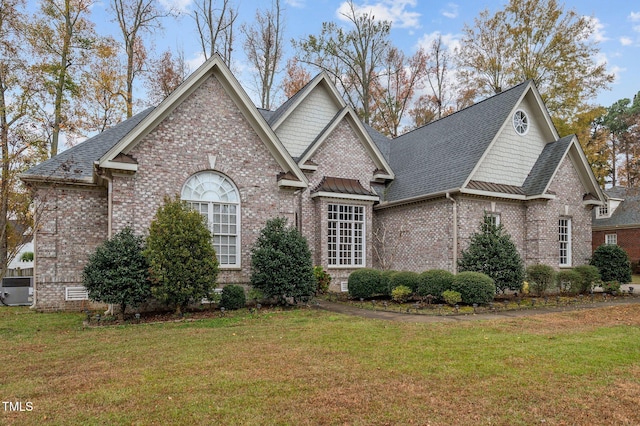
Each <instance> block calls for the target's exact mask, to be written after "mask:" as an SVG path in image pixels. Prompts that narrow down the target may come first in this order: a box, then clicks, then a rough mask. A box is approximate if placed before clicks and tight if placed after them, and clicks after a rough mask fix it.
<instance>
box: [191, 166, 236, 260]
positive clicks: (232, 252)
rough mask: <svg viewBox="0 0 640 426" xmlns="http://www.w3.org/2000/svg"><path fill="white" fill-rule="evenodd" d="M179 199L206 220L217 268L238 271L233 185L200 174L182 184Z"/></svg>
mask: <svg viewBox="0 0 640 426" xmlns="http://www.w3.org/2000/svg"><path fill="white" fill-rule="evenodd" d="M181 198H182V199H183V200H185V201H186V202H187V203H188V204H189V206H190V207H191V208H192V209H194V210H195V211H197V212H199V213H200V214H201V215H202V216H203V217H204V218H205V219H206V222H207V225H208V226H209V231H211V235H212V236H213V247H214V248H215V250H216V256H217V257H218V263H219V264H220V266H221V267H223V268H224V267H239V266H240V195H239V193H238V190H237V189H236V186H235V185H234V184H233V182H231V180H229V179H228V178H227V177H225V176H223V175H221V174H219V173H216V172H212V171H206V172H200V173H197V174H195V175H193V176H191V177H190V178H189V179H188V180H187V182H186V183H185V184H184V186H183V188H182V196H181Z"/></svg>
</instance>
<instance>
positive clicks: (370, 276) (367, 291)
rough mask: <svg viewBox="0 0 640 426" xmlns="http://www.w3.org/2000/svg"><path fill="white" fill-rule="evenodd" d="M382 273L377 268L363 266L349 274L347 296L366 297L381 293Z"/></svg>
mask: <svg viewBox="0 0 640 426" xmlns="http://www.w3.org/2000/svg"><path fill="white" fill-rule="evenodd" d="M381 284H382V274H381V273H380V271H378V270H377V269H369V268H363V269H358V270H356V271H353V272H352V273H351V275H349V280H348V286H349V296H350V297H353V298H356V299H360V298H362V299H368V298H370V297H373V296H376V295H379V294H382V291H381V290H382V285H381Z"/></svg>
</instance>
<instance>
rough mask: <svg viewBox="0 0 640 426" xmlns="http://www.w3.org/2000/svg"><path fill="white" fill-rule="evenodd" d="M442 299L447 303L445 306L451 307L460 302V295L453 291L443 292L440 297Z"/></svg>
mask: <svg viewBox="0 0 640 426" xmlns="http://www.w3.org/2000/svg"><path fill="white" fill-rule="evenodd" d="M441 297H442V299H444V301H445V302H446V303H447V305H450V306H453V305H455V304H457V303H460V302H462V295H461V294H460V293H459V292H457V291H453V290H445V291H443V292H442V295H441Z"/></svg>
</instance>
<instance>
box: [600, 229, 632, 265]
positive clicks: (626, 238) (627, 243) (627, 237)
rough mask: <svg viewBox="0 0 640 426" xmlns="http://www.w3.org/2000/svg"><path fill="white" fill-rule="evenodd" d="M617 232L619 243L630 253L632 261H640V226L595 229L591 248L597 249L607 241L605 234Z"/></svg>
mask: <svg viewBox="0 0 640 426" xmlns="http://www.w3.org/2000/svg"><path fill="white" fill-rule="evenodd" d="M607 234H616V235H617V236H618V237H617V238H618V245H619V246H620V247H622V248H623V249H624V251H626V252H627V254H628V255H629V259H630V260H631V261H632V262H638V261H640V228H622V229H611V230H604V231H601V230H598V231H593V241H592V245H591V249H592V250H595V249H597V248H598V247H599V246H601V245H602V244H604V243H605V235H607Z"/></svg>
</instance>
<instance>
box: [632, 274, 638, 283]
mask: <svg viewBox="0 0 640 426" xmlns="http://www.w3.org/2000/svg"><path fill="white" fill-rule="evenodd" d="M631 282H632V283H634V284H640V275H632V276H631Z"/></svg>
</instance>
